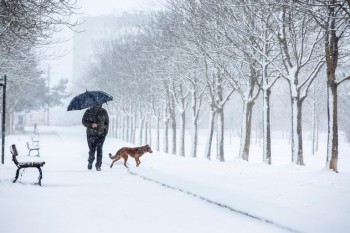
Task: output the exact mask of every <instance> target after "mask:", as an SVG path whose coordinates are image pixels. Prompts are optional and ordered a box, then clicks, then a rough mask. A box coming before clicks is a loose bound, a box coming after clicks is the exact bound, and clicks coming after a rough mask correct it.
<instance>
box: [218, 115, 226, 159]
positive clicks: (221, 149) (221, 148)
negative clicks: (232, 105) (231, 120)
mask: <svg viewBox="0 0 350 233" xmlns="http://www.w3.org/2000/svg"><path fill="white" fill-rule="evenodd" d="M217 116H218V118H217V119H218V120H217V137H216V140H217V145H216V150H217V152H216V159H217V160H219V161H221V162H224V161H225V158H224V111H223V109H220V110H219V111H218V112H217Z"/></svg>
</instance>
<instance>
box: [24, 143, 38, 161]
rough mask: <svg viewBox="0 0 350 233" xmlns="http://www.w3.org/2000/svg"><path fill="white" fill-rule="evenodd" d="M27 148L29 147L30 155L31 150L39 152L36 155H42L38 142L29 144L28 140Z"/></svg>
mask: <svg viewBox="0 0 350 233" xmlns="http://www.w3.org/2000/svg"><path fill="white" fill-rule="evenodd" d="M27 148H28V150H29V151H28V156H30V152H32V151H36V152H37V154H36V156H38V157H39V156H40V147H39V145H37V144H29V142H27Z"/></svg>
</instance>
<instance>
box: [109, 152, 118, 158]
mask: <svg viewBox="0 0 350 233" xmlns="http://www.w3.org/2000/svg"><path fill="white" fill-rule="evenodd" d="M116 156H117V154H116V155H114V156H112V154H111V153H109V157H110V158H111V159H114V158H115V157H116Z"/></svg>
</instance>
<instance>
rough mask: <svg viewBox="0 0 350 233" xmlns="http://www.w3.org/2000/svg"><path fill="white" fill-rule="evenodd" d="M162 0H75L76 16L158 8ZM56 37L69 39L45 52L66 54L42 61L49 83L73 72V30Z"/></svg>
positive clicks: (67, 76)
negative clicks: (47, 72) (48, 68)
mask: <svg viewBox="0 0 350 233" xmlns="http://www.w3.org/2000/svg"><path fill="white" fill-rule="evenodd" d="M162 1H164V0H77V5H78V6H80V7H81V9H80V10H79V12H80V13H81V14H79V15H77V16H76V17H83V16H96V15H110V14H120V13H123V12H140V11H151V10H155V9H159V6H160V2H162ZM56 36H57V37H58V38H65V39H66V40H67V39H70V40H68V41H67V42H65V43H62V44H58V45H54V46H51V47H54V48H55V49H51V50H49V51H48V52H47V53H48V54H52V53H54V52H56V53H57V51H60V53H64V54H66V55H65V56H64V57H62V58H59V59H54V60H46V61H43V67H44V69H45V70H46V69H47V67H48V65H50V78H51V84H53V85H54V84H55V83H57V81H58V80H60V79H62V78H64V79H71V78H72V77H71V76H72V73H73V66H72V63H73V53H72V48H73V40H72V36H73V32H72V31H70V30H69V29H64V30H63V31H62V32H60V33H58V34H57V35H56Z"/></svg>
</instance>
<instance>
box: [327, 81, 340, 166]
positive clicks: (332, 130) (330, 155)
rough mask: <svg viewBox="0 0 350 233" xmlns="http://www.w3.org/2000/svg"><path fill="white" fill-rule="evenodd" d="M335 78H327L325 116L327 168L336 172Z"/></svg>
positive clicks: (336, 117) (336, 112)
mask: <svg viewBox="0 0 350 233" xmlns="http://www.w3.org/2000/svg"><path fill="white" fill-rule="evenodd" d="M334 80H335V78H334V77H333V78H329V79H328V82H327V95H328V103H327V108H328V111H327V116H328V140H327V167H328V168H329V169H331V170H333V171H335V172H338V93H337V84H336V83H335V81H334Z"/></svg>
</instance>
